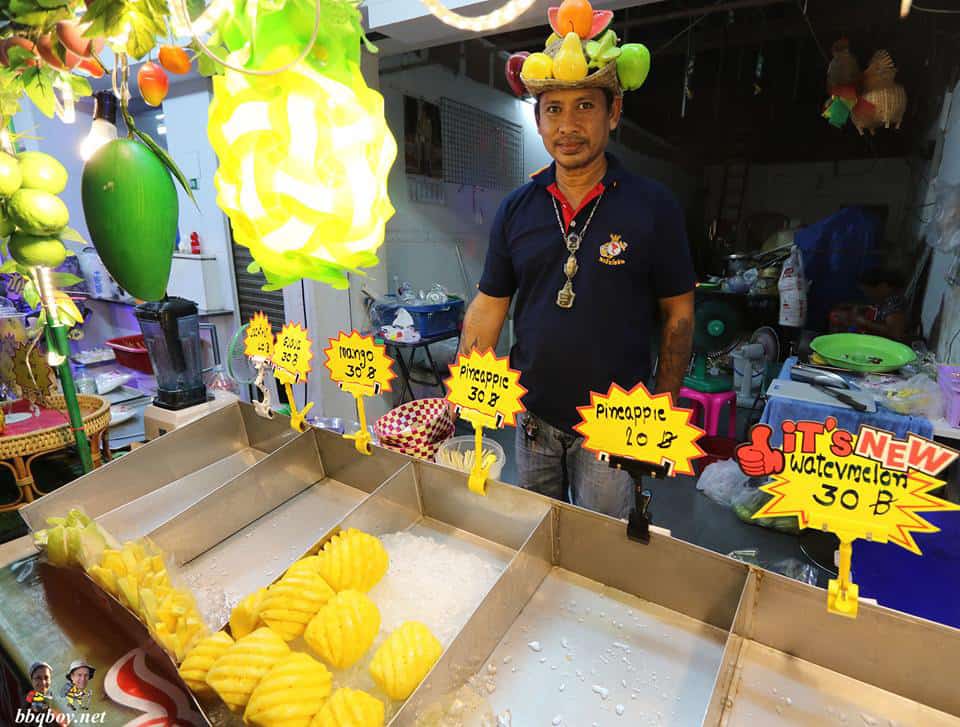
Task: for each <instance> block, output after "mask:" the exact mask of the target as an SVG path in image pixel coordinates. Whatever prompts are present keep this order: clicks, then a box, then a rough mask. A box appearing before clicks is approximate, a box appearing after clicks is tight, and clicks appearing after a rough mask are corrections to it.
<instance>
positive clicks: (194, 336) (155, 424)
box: [134, 297, 220, 439]
mask: <svg viewBox="0 0 960 727" xmlns="http://www.w3.org/2000/svg"><path fill="white" fill-rule="evenodd" d="M134 315H135V316H136V318H137V321H138V322H139V323H140V330H141V331H143V341H144V344H145V345H146V347H147V353H148V354H149V356H150V363H151V364H152V365H153V371H154V375H155V376H156V378H157V395H156V397H155V398H154V400H153V404H152V405H151V406H148V407H147V408H146V410H145V411H144V415H143V416H144V429H145V433H146V436H147V439H154V438H156V437H158V436H159V435H161V434H164V433H166V432H168V431H171V430H173V429H176V428H177V427H180V426H183V425H184V424H186V423H187V422H190V421H193V420H194V419H198V418H199V417H201V416H203V415H204V414H207V413H208V412H209V411H212V409H213V408H215V407H211V406H210V405H209V404H208V402H209V401H210V399H211V397H208V396H207V387H206V386H205V385H204V383H203V374H204V373H206V371H208V370H209V369H203V368H201V363H200V359H201V356H200V353H201V350H200V328H201V327H203V328H209V329H210V332H211V337H212V339H213V351H214V360H215V362H216V363H219V358H220V356H219V347H218V345H217V336H216V329H215V328H214V327H213V325H211V324H201V323H200V318H199V316H198V313H197V304H196V303H194V302H193V301H190V300H186V299H185V298H176V297H166V298H164V299H163V300H159V301H152V302H148V303H141V304H140V305H138V306H137V307H136V309H135V311H134Z"/></svg>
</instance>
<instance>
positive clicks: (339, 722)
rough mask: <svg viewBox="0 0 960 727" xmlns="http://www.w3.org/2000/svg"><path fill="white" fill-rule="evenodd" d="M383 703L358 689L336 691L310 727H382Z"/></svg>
mask: <svg viewBox="0 0 960 727" xmlns="http://www.w3.org/2000/svg"><path fill="white" fill-rule="evenodd" d="M383 712H384V707H383V702H381V701H380V700H379V699H377V698H375V697H371V696H370V695H369V694H367V693H366V692H361V691H360V690H358V689H347V688H342V689H338V690H337V691H335V692H334V693H333V696H332V697H330V699H328V700H327V703H326V704H324V705H323V708H322V709H321V710H320V711H319V712H317V715H316V716H315V717H314V718H313V721H312V722H310V727H383V719H384V715H383Z"/></svg>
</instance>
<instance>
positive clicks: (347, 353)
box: [324, 331, 397, 394]
mask: <svg viewBox="0 0 960 727" xmlns="http://www.w3.org/2000/svg"><path fill="white" fill-rule="evenodd" d="M324 353H325V354H326V355H327V360H326V361H325V362H324V366H326V367H327V369H328V370H329V371H330V378H331V379H333V381H335V382H336V383H338V384H340V385H342V386H343V387H344V388H345V389H346V388H351V387H357V388H359V390H360V392H361V393H364V394H380V393H381V392H385V391H391V390H392V389H391V386H390V382H391V381H393V379H395V378H397V375H396V374H395V373H393V368H392V367H393V359H391V358H390V357H389V356H387V347H386V346H384V345H383V344H378V343H376V342H375V341H374V340H373V336H361V335H360V334H359V333H357V332H356V331H351V332H350V333H349V334H347V333H344V332H343V331H341V332H340V335H339V336H337V338H331V339H330V346H329V347H327V348H326V349H325V350H324Z"/></svg>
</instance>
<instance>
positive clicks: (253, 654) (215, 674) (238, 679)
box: [207, 627, 290, 713]
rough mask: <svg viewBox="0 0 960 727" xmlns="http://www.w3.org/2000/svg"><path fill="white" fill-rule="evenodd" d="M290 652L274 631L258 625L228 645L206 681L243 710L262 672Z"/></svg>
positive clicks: (235, 710) (223, 697)
mask: <svg viewBox="0 0 960 727" xmlns="http://www.w3.org/2000/svg"><path fill="white" fill-rule="evenodd" d="M289 653H290V647H289V646H287V643H286V642H285V641H284V640H283V639H281V638H280V637H279V636H277V634H275V633H274V632H273V631H271V630H270V629H268V628H266V627H261V628H259V629H257V630H256V631H254V632H253V633H252V634H249V635H247V636H244V637H243V638H242V639H239V640H237V642H236V643H235V644H234V645H233V646H231V647H230V648H229V649H227V651H226V653H224V655H223V656H221V657H220V658H219V659H217V660H216V661H215V662H214V664H213V666H212V667H210V671H209V672H207V684H209V685H210V687H212V688H213V690H214V691H215V692H216V693H217V694H218V695H219V696H220V699H222V700H223V701H224V703H226V705H227V706H228V707H229V708H230V709H231V710H233V711H234V712H238V713H239V712H242V711H243V708H244V707H246V706H247V702H249V701H250V695H251V694H252V693H253V690H254V689H255V688H256V686H257V684H259V682H260V680H261V679H262V678H263V676H264V675H265V674H266V673H267V672H268V671H270V669H272V668H273V666H274V665H275V664H276V663H277V662H279V661H280V660H281V659H283V658H284V657H285V656H287V655H288V654H289Z"/></svg>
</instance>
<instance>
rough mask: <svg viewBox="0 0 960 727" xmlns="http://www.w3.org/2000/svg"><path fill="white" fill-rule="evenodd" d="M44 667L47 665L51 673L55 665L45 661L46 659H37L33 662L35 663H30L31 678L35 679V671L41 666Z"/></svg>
mask: <svg viewBox="0 0 960 727" xmlns="http://www.w3.org/2000/svg"><path fill="white" fill-rule="evenodd" d="M43 667H46V668H47V669H49V670H50V673H51V674H52V673H53V667H52V666H50V665H49V664H48V663H47V662H45V661H35V662H33V663H32V664H31V665H30V678H31V679H33V673H34V672H35V671H36V670H37V669H41V668H43Z"/></svg>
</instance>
